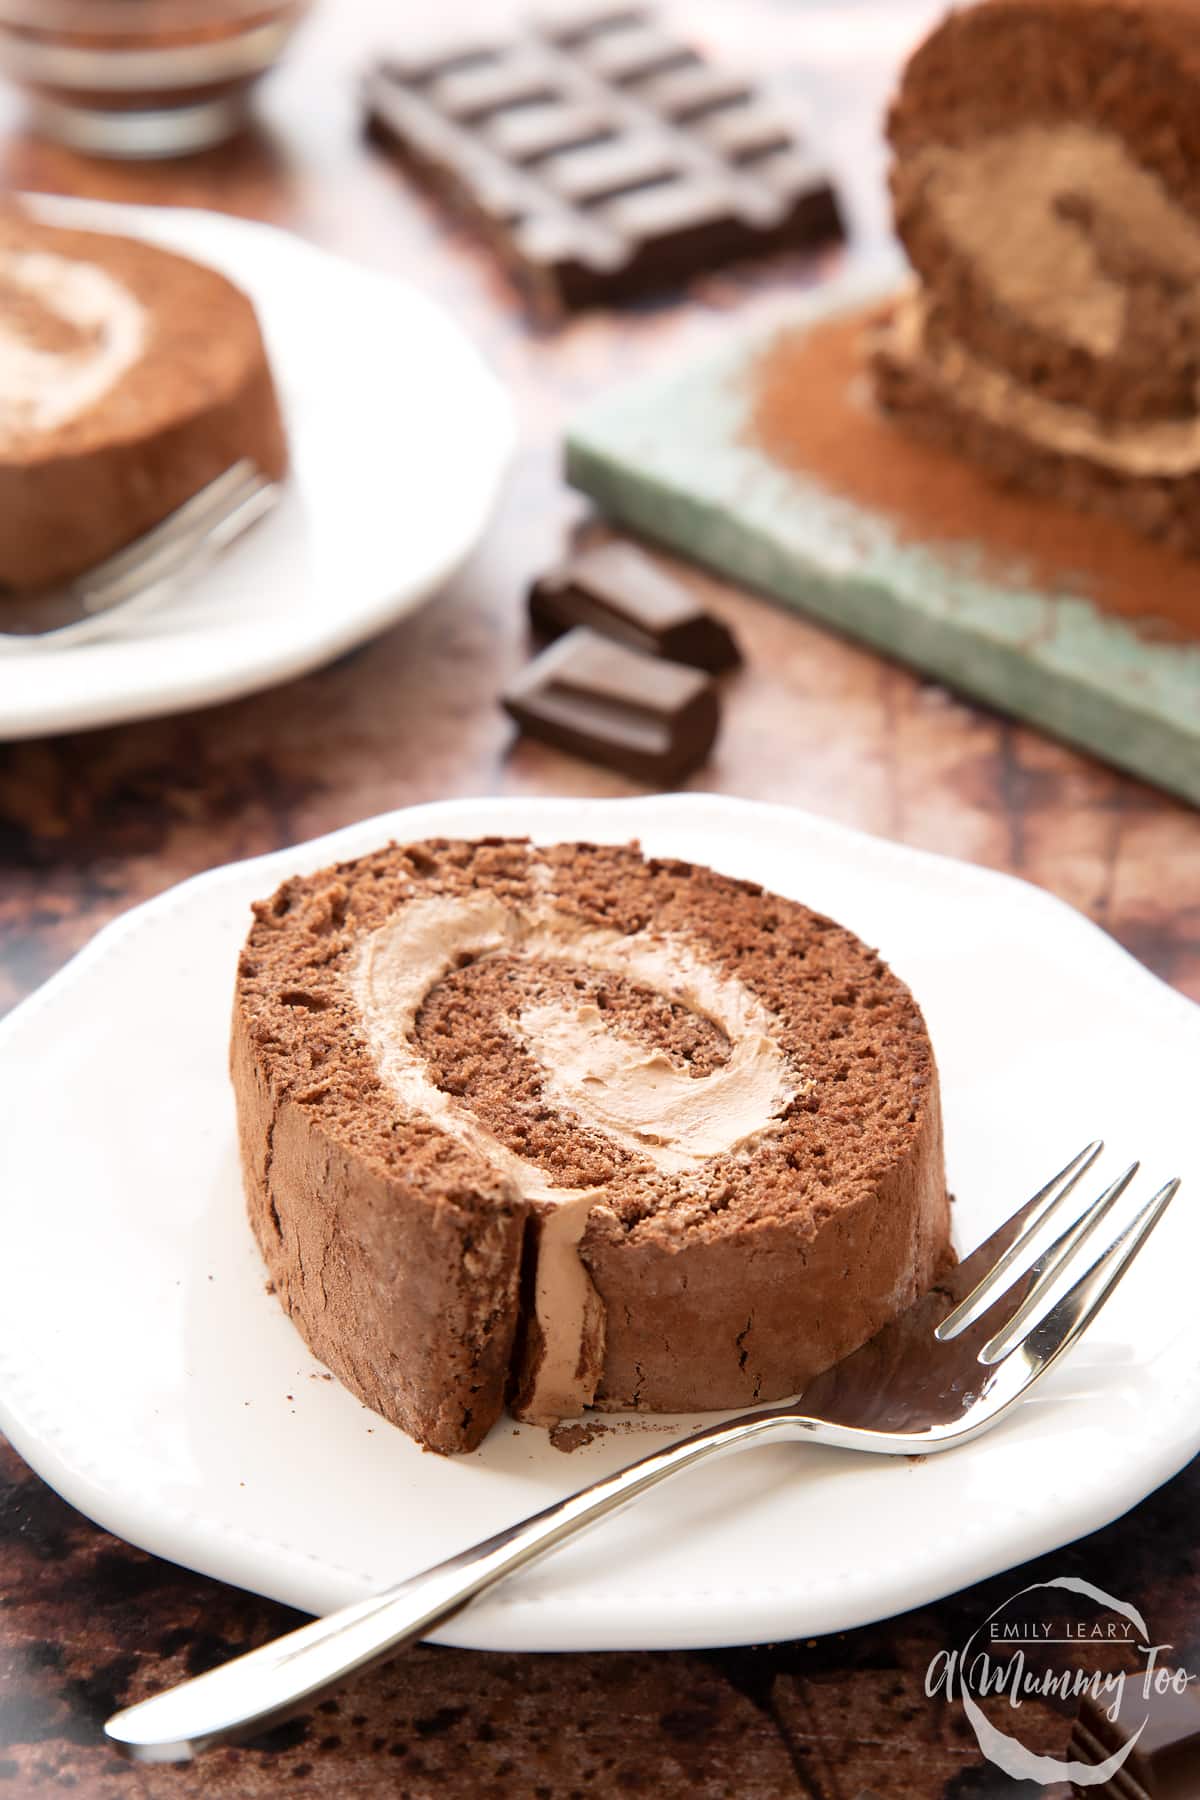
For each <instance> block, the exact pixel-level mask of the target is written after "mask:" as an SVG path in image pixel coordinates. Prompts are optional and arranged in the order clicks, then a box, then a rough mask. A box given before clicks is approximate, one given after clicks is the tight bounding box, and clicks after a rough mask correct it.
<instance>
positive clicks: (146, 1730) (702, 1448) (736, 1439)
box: [104, 1410, 804, 1762]
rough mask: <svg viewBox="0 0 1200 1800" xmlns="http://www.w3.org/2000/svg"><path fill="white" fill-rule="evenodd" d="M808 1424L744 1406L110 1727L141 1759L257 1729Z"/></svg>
mask: <svg viewBox="0 0 1200 1800" xmlns="http://www.w3.org/2000/svg"><path fill="white" fill-rule="evenodd" d="M803 1424H804V1422H803V1421H802V1420H801V1419H799V1418H798V1416H797V1415H796V1414H795V1413H791V1414H781V1413H779V1412H778V1411H776V1410H771V1411H764V1412H759V1413H746V1414H743V1415H742V1416H741V1417H740V1418H737V1419H731V1420H728V1421H727V1422H726V1423H725V1424H723V1425H711V1426H709V1427H708V1428H707V1429H705V1430H704V1431H699V1432H697V1433H696V1434H695V1435H694V1436H692V1437H690V1438H687V1439H685V1440H684V1442H683V1443H680V1444H672V1445H669V1446H668V1447H667V1448H666V1449H664V1450H655V1451H652V1452H651V1454H650V1455H649V1456H644V1457H642V1458H641V1459H640V1460H639V1461H638V1462H635V1463H632V1464H631V1465H630V1466H629V1467H628V1468H626V1469H621V1470H619V1471H618V1472H617V1473H616V1474H615V1475H607V1476H605V1477H604V1478H603V1479H602V1480H600V1481H597V1482H593V1483H592V1484H591V1486H589V1487H586V1488H581V1489H580V1491H579V1492H578V1493H576V1494H571V1495H569V1496H568V1497H567V1499H565V1500H559V1501H557V1502H556V1503H555V1504H554V1505H553V1506H548V1507H546V1508H545V1510H544V1511H543V1512H538V1513H534V1514H532V1516H531V1517H529V1518H527V1519H523V1520H521V1521H520V1522H519V1523H518V1524H516V1525H510V1526H509V1527H508V1529H507V1530H505V1531H499V1532H497V1533H496V1534H495V1536H494V1537H489V1538H484V1539H483V1541H482V1542H481V1543H478V1544H474V1545H472V1546H471V1548H470V1549H468V1550H463V1551H461V1552H460V1553H459V1554H458V1555H457V1556H452V1557H450V1558H449V1559H448V1560H447V1561H446V1562H441V1563H435V1564H434V1566H433V1567H432V1568H430V1569H426V1570H425V1571H424V1572H423V1573H422V1574H420V1575H414V1576H411V1577H410V1578H409V1580H407V1581H402V1582H399V1583H398V1584H397V1585H396V1586H395V1587H391V1588H388V1589H387V1590H386V1591H385V1592H384V1593H382V1594H377V1595H375V1596H373V1597H372V1598H371V1599H369V1600H360V1601H359V1602H357V1603H356V1604H355V1605H353V1606H347V1607H344V1608H342V1609H341V1610H340V1611H339V1612H335V1613H330V1614H329V1615H328V1617H326V1618H323V1619H315V1620H313V1622H312V1623H311V1624H309V1625H302V1626H301V1627H300V1628H299V1630H297V1631H292V1632H289V1633H288V1634H287V1636H286V1637H282V1638H278V1639H276V1641H275V1642H274V1643H271V1644H264V1645H263V1646H262V1647H261V1648H260V1649H258V1650H251V1651H249V1652H248V1653H247V1654H246V1655H244V1656H238V1657H235V1658H234V1660H233V1661H232V1662H228V1663H225V1664H224V1665H223V1666H222V1667H221V1668H218V1669H213V1670H210V1671H209V1673H207V1674H205V1675H198V1676H196V1677H195V1679H194V1680H192V1681H185V1682H183V1683H181V1684H180V1685H179V1686H178V1687H174V1688H169V1689H167V1690H166V1691H165V1692H164V1693H161V1694H156V1695H154V1696H153V1697H152V1698H151V1699H149V1700H143V1701H141V1702H139V1704H138V1705H136V1706H131V1707H127V1708H126V1710H125V1711H124V1712H119V1713H116V1714H114V1716H113V1717H112V1718H111V1719H110V1720H109V1721H108V1723H107V1725H106V1726H105V1728H104V1729H105V1734H106V1736H107V1737H108V1739H109V1741H110V1742H111V1743H112V1744H114V1745H115V1746H116V1747H117V1748H118V1749H120V1750H122V1751H124V1752H125V1754H126V1755H128V1756H131V1757H133V1758H134V1759H135V1760H136V1761H138V1762H187V1761H189V1760H190V1759H191V1758H192V1757H193V1756H195V1755H197V1754H198V1753H199V1752H200V1751H202V1750H207V1749H210V1748H212V1747H213V1746H214V1745H217V1744H222V1743H226V1742H228V1741H229V1740H230V1739H233V1738H236V1737H242V1736H246V1735H248V1734H251V1733H254V1732H256V1731H260V1730H262V1729H264V1728H265V1727H266V1726H268V1725H271V1724H274V1723H275V1722H276V1721H278V1720H279V1719H281V1718H283V1717H285V1716H286V1715H287V1714H288V1713H290V1712H293V1711H294V1710H295V1709H296V1708H297V1707H299V1706H301V1705H303V1704H304V1703H305V1702H306V1701H309V1700H315V1699H317V1698H318V1697H319V1696H320V1695H322V1694H324V1693H326V1692H327V1691H328V1690H329V1689H330V1688H333V1687H336V1686H337V1685H338V1684H340V1683H341V1682H343V1681H345V1680H346V1678H347V1676H349V1675H351V1674H353V1673H354V1672H355V1671H356V1670H359V1669H366V1668H369V1667H371V1666H372V1665H373V1664H374V1663H377V1662H382V1661H383V1660H384V1659H385V1658H386V1657H388V1656H390V1655H391V1654H393V1653H394V1652H395V1651H397V1650H401V1649H403V1648H404V1647H405V1646H406V1645H408V1644H413V1643H416V1642H417V1640H418V1639H419V1638H423V1637H427V1636H428V1635H429V1633H430V1632H431V1631H433V1630H435V1629H436V1627H437V1626H439V1625H444V1624H445V1623H446V1621H447V1620H448V1619H452V1618H453V1617H454V1616H455V1614H456V1613H459V1612H461V1611H462V1609H463V1608H464V1607H465V1606H467V1605H469V1603H470V1602H471V1601H472V1600H474V1599H475V1597H476V1596H477V1595H478V1594H482V1593H484V1592H486V1590H487V1589H488V1588H490V1587H494V1586H495V1584H496V1583H497V1582H498V1581H503V1580H504V1578H505V1576H507V1575H511V1574H513V1572H514V1571H515V1570H517V1569H523V1568H525V1567H526V1565H527V1564H529V1563H531V1562H533V1561H535V1560H536V1558H538V1557H539V1556H545V1555H546V1553H547V1552H548V1551H550V1550H554V1549H557V1547H558V1546H559V1545H560V1544H564V1543H566V1542H567V1540H568V1539H569V1538H572V1537H575V1536H577V1535H578V1533H579V1532H581V1531H586V1530H587V1528H588V1526H589V1525H594V1524H596V1522H597V1521H598V1520H600V1519H603V1518H607V1516H608V1515H609V1514H610V1513H612V1512H615V1511H616V1509H617V1508H618V1507H620V1506H626V1505H628V1503H629V1502H630V1501H631V1500H636V1499H637V1498H638V1496H639V1495H641V1494H644V1493H645V1492H646V1491H647V1489H649V1488H652V1487H656V1486H657V1485H658V1483H659V1482H660V1481H665V1480H666V1479H667V1478H668V1476H671V1475H677V1474H678V1473H679V1471H680V1470H681V1469H690V1468H693V1467H695V1465H696V1464H698V1463H703V1462H707V1461H709V1460H710V1459H711V1458H712V1457H716V1456H722V1455H725V1454H726V1453H727V1452H729V1451H731V1450H739V1449H741V1448H742V1447H743V1446H744V1445H746V1444H752V1443H758V1442H761V1441H762V1440H763V1439H765V1438H769V1437H771V1436H776V1437H778V1436H781V1435H785V1434H786V1435H791V1436H795V1435H798V1434H797V1426H799V1427H800V1428H801V1431H802V1430H803Z"/></svg>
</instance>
